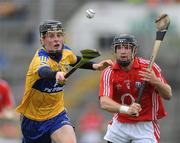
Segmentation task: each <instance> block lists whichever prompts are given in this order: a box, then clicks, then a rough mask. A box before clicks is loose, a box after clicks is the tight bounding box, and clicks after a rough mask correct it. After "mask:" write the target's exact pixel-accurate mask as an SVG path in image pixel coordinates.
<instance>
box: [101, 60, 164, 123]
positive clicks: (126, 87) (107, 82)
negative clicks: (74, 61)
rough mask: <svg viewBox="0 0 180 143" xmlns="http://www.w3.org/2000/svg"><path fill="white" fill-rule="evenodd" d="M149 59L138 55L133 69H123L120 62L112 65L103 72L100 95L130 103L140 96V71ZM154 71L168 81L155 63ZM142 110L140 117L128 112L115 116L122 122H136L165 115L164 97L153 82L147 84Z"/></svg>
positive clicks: (125, 103)
mask: <svg viewBox="0 0 180 143" xmlns="http://www.w3.org/2000/svg"><path fill="white" fill-rule="evenodd" d="M148 64H149V61H147V60H145V59H142V58H139V57H136V58H135V59H134V63H133V66H132V69H131V70H130V71H123V70H121V67H120V66H119V64H117V63H115V64H114V65H113V66H112V67H108V68H106V69H105V70H104V71H103V72H102V74H101V81H100V96H109V97H110V98H112V99H113V100H114V101H116V102H118V103H120V104H123V105H130V104H132V103H133V102H134V101H135V100H137V98H138V90H139V88H140V87H141V84H142V82H143V81H142V80H141V79H140V76H139V75H138V72H139V71H140V70H142V69H143V68H147V67H148ZM152 69H153V71H154V73H155V74H156V76H157V77H158V78H159V79H160V80H161V81H162V82H164V83H167V82H166V80H165V79H164V77H163V75H162V74H161V69H160V68H159V67H158V66H157V65H156V64H154V65H153V68H152ZM141 107H142V111H141V112H140V115H139V116H138V117H131V116H129V115H127V114H119V113H115V114H114V118H117V120H118V121H120V122H127V123H134V122H139V121H156V120H157V119H160V118H162V117H164V116H165V115H166V114H167V113H166V111H165V108H164V105H163V101H162V97H161V96H160V94H159V92H158V91H157V90H156V89H155V87H154V86H152V85H151V84H147V86H146V87H145V89H144V92H143V97H142V100H141Z"/></svg>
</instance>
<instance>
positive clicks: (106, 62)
mask: <svg viewBox="0 0 180 143" xmlns="http://www.w3.org/2000/svg"><path fill="white" fill-rule="evenodd" d="M112 65H113V62H112V60H110V59H108V60H103V61H101V62H99V63H96V64H93V69H95V70H103V69H105V68H106V67H108V66H112Z"/></svg>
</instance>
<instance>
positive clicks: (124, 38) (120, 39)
mask: <svg viewBox="0 0 180 143" xmlns="http://www.w3.org/2000/svg"><path fill="white" fill-rule="evenodd" d="M124 45H126V47H128V48H131V49H132V55H131V59H130V60H127V61H121V60H119V59H116V60H117V62H118V64H120V65H121V66H123V67H126V66H128V65H129V64H130V63H131V61H132V60H133V59H134V56H135V49H136V48H137V47H138V42H137V39H136V38H135V37H134V36H133V35H128V34H122V35H120V36H117V37H115V38H114V40H113V44H112V46H113V48H114V50H115V53H116V51H117V46H121V47H122V46H124Z"/></svg>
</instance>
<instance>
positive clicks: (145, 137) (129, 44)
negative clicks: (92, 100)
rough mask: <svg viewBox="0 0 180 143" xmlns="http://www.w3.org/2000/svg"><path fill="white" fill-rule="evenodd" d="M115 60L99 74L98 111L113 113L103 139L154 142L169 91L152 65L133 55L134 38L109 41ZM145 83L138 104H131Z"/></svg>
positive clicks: (116, 142) (118, 142)
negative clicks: (99, 109)
mask: <svg viewBox="0 0 180 143" xmlns="http://www.w3.org/2000/svg"><path fill="white" fill-rule="evenodd" d="M113 48H114V50H115V57H116V60H115V62H114V65H113V66H112V67H108V68H106V69H105V70H104V71H103V72H102V74H101V81H100V105H101V108H102V109H104V110H106V111H108V112H112V113H114V116H113V119H112V121H111V123H110V124H109V125H108V128H107V132H106V135H105V137H104V139H105V140H107V141H108V142H109V143H158V142H159V139H160V136H159V135H160V131H159V124H158V119H161V118H163V117H164V116H165V115H166V111H165V109H164V106H163V101H162V99H166V100H170V98H171V96H172V91H171V87H170V85H169V84H168V83H167V81H166V80H165V78H164V77H163V75H162V73H161V69H160V68H159V67H158V66H157V65H156V64H154V65H153V68H152V70H151V71H150V70H147V67H148V63H149V61H148V60H145V59H143V58H141V57H138V56H136V53H137V48H138V43H137V40H136V38H135V37H134V36H132V35H128V34H122V35H120V36H118V37H115V38H114V40H113ZM143 81H146V82H147V86H146V87H145V89H144V92H143V97H142V100H141V104H138V103H136V102H135V101H136V100H137V98H138V90H139V88H140V87H141V85H142V82H143Z"/></svg>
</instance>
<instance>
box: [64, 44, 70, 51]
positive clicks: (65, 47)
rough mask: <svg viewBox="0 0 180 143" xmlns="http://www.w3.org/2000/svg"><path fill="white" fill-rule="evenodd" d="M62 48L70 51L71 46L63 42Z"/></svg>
mask: <svg viewBox="0 0 180 143" xmlns="http://www.w3.org/2000/svg"><path fill="white" fill-rule="evenodd" d="M63 50H67V51H72V48H71V47H70V46H68V45H66V44H64V46H63Z"/></svg>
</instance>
